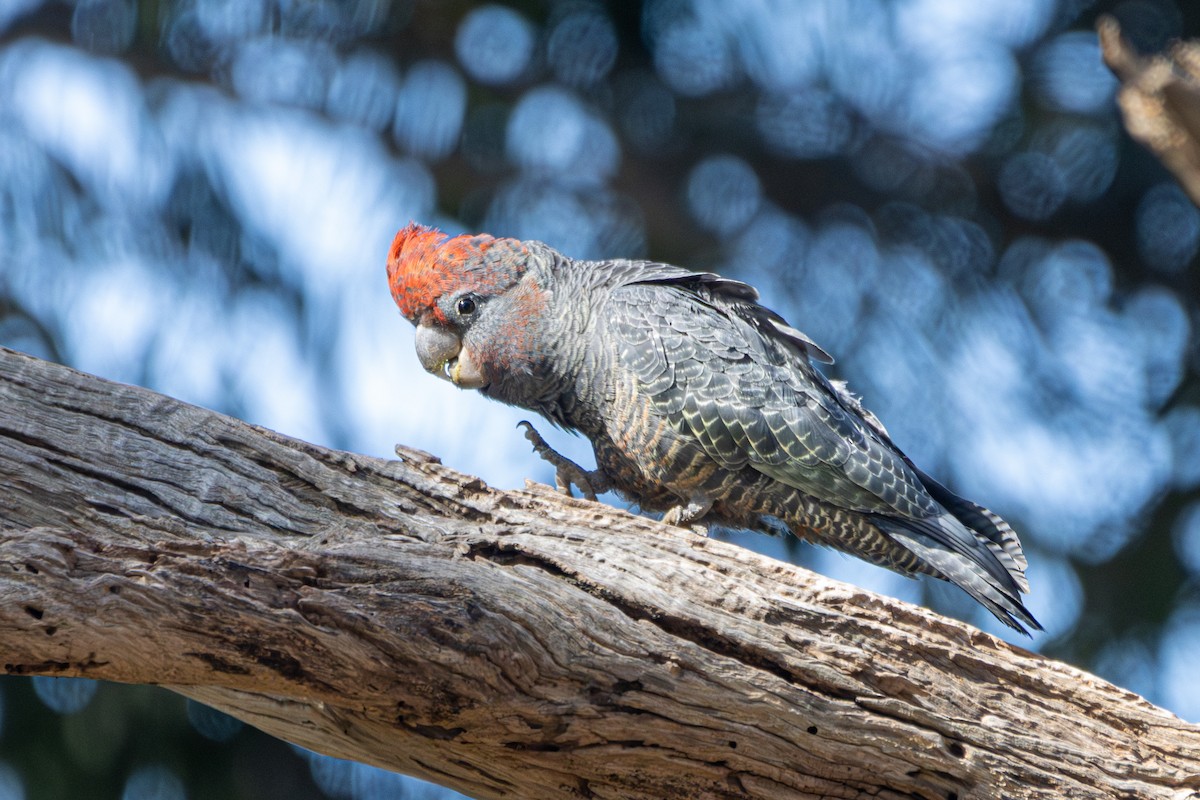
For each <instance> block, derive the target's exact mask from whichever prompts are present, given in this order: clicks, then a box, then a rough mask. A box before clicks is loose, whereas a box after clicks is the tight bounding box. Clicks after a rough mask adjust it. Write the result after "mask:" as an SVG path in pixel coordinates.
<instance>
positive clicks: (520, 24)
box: [454, 5, 535, 86]
mask: <svg viewBox="0 0 1200 800" xmlns="http://www.w3.org/2000/svg"><path fill="white" fill-rule="evenodd" d="M534 38H535V34H534V28H533V25H532V24H530V22H529V21H528V20H527V19H525V18H524V17H523V16H521V15H520V14H518V13H517V12H516V11H514V10H513V9H511V8H508V7H507V6H499V5H485V6H480V7H479V8H475V9H472V10H471V11H470V13H468V14H467V15H466V16H465V17H464V18H463V21H462V23H461V24H460V25H459V26H458V33H457V34H456V35H455V37H454V52H455V54H456V55H457V56H458V62H459V63H460V64H462V66H463V69H464V70H466V72H467V74H468V75H470V76H471V77H472V78H474V79H475V80H477V81H479V82H480V83H482V84H487V85H495V86H499V85H503V84H506V83H512V82H513V81H515V80H517V79H518V78H520V77H521V76H522V75H523V74H524V73H525V72H526V71H527V70H528V68H529V61H530V59H531V58H532V56H533V46H534Z"/></svg>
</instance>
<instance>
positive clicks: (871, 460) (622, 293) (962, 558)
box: [605, 273, 1040, 631]
mask: <svg viewBox="0 0 1200 800" xmlns="http://www.w3.org/2000/svg"><path fill="white" fill-rule="evenodd" d="M748 289H749V287H746V286H745V284H738V283H736V282H730V281H724V280H723V279H721V280H713V279H712V278H711V277H710V276H709V275H708V274H707V273H683V274H677V275H673V276H665V275H664V276H656V277H655V278H654V279H652V280H649V281H641V282H628V283H626V284H624V285H623V286H621V287H620V288H618V289H616V290H615V291H614V292H613V293H612V294H611V296H610V304H611V305H610V308H608V309H606V311H605V319H606V320H607V324H608V326H609V329H610V330H611V331H613V333H614V335H615V338H616V341H617V344H618V346H617V351H618V358H619V359H620V362H621V365H622V366H623V367H624V368H626V369H629V370H631V371H632V372H633V373H634V374H635V375H636V376H637V379H638V385H639V388H640V390H641V391H642V392H644V393H645V394H646V395H647V397H648V398H649V400H650V402H651V403H652V405H653V407H654V409H655V410H656V411H657V412H658V413H659V414H661V415H663V416H664V417H666V419H667V420H668V421H669V423H670V424H671V425H672V426H673V427H674V428H675V429H676V431H678V432H679V433H680V434H682V435H684V436H689V437H692V438H693V439H694V440H695V441H696V442H697V443H698V444H699V445H700V447H701V448H702V449H703V450H704V452H705V453H706V454H707V455H708V456H709V457H711V458H712V459H713V460H714V461H716V462H717V463H718V464H720V465H721V466H723V467H725V468H726V469H730V470H738V469H742V468H744V467H746V466H749V467H751V468H753V469H755V470H757V471H759V472H761V473H763V474H765V475H768V476H770V477H772V478H774V479H775V480H777V481H779V482H781V483H783V484H786V485H788V486H792V487H794V488H796V489H799V490H800V491H802V492H804V493H805V494H806V495H808V496H810V497H812V498H814V499H816V500H818V501H820V502H822V503H826V504H829V505H832V506H836V507H839V508H845V509H849V510H852V511H857V512H859V513H861V514H863V515H864V516H865V517H867V518H868V519H869V520H870V521H871V522H872V523H874V525H875V526H876V527H877V528H878V529H879V530H880V531H882V532H883V533H885V534H886V535H887V536H888V537H889V538H890V539H891V541H893V542H894V543H896V545H897V546H898V547H900V548H903V550H905V551H907V552H908V553H911V554H914V555H916V556H917V558H918V559H919V560H920V562H921V563H922V564H923V565H925V567H926V568H929V569H932V570H933V571H934V573H935V574H938V575H940V576H942V577H944V578H946V579H948V580H951V581H953V582H954V583H956V584H958V585H959V586H960V587H962V588H963V589H964V590H966V591H967V592H968V593H969V594H970V595H971V596H973V597H975V598H976V599H977V600H979V602H981V603H982V604H983V605H984V606H986V607H987V608H988V609H989V610H991V611H992V612H993V613H994V614H996V616H997V617H998V618H999V619H1000V620H1001V621H1003V622H1005V623H1006V624H1008V625H1011V626H1013V627H1014V628H1016V629H1017V630H1021V631H1024V630H1025V628H1024V627H1023V625H1029V626H1031V627H1034V628H1039V627H1040V626H1039V625H1038V623H1037V620H1035V619H1034V618H1033V616H1032V615H1031V614H1030V613H1029V611H1028V610H1027V609H1026V608H1025V606H1024V605H1023V604H1022V603H1021V600H1020V592H1021V591H1023V590H1026V591H1027V590H1028V583H1027V582H1026V580H1025V577H1024V567H1025V558H1024V555H1023V554H1022V553H1021V547H1020V543H1019V542H1018V541H1017V538H1016V535H1015V534H1014V533H1013V532H1012V529H1011V528H1009V527H1008V525H1007V524H1006V523H1004V521H1003V520H1001V519H1000V518H999V517H997V516H996V515H994V514H992V513H991V512H990V511H987V510H986V509H984V508H982V507H981V506H977V505H975V504H974V503H971V502H969V501H967V500H964V499H963V498H960V497H958V496H957V495H954V494H952V493H951V492H949V491H948V490H946V489H945V488H944V487H942V486H941V485H940V484H937V483H936V482H934V481H932V480H931V479H929V478H927V477H926V476H924V475H923V474H922V473H920V472H919V471H918V470H917V469H916V467H914V466H913V465H912V464H911V463H910V462H909V461H908V459H907V458H906V457H905V456H904V454H903V453H901V452H900V450H899V449H898V448H896V447H895V445H893V444H892V442H891V439H890V438H889V437H888V435H887V432H886V431H885V430H884V429H883V426H882V425H880V424H879V422H878V420H876V419H875V418H874V416H873V415H871V414H870V413H869V412H867V411H866V410H865V409H863V408H862V406H861V405H860V404H859V403H858V401H857V400H855V399H854V398H853V397H852V396H851V395H849V393H848V392H846V391H845V390H843V389H839V388H838V387H835V386H834V385H833V384H831V383H830V382H829V381H828V380H826V379H825V377H824V376H823V375H821V374H820V373H819V372H817V370H816V369H815V368H814V367H813V365H812V363H811V361H810V358H811V357H813V350H812V348H815V347H816V345H812V344H811V343H810V341H809V340H808V339H807V337H804V336H803V334H800V333H799V332H798V331H796V330H795V329H793V328H790V327H789V326H787V324H786V323H784V322H783V320H782V319H781V318H780V317H779V316H778V315H776V314H774V313H773V312H771V311H768V310H767V309H765V308H763V307H762V306H760V305H758V303H757V302H756V298H757V295H756V294H751V292H753V290H749V291H747V290H748ZM818 352H820V351H819V349H818ZM830 544H835V545H837V544H839V543H837V542H830ZM840 544H841V546H843V547H847V548H849V549H850V550H851V551H852V552H860V554H863V555H864V556H866V557H871V553H870V552H869V548H868V549H867V550H865V551H860V550H857V549H855V548H854V547H853V543H851V542H842V543H840ZM874 558H875V560H876V563H885V564H888V565H895V564H899V563H902V562H900V561H899V560H897V559H895V558H891V557H889V556H887V555H886V554H885V555H883V556H879V555H878V554H876V555H875V556H874Z"/></svg>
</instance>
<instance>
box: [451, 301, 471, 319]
mask: <svg viewBox="0 0 1200 800" xmlns="http://www.w3.org/2000/svg"><path fill="white" fill-rule="evenodd" d="M454 307H455V308H456V309H457V310H458V313H459V314H461V315H462V316H464V317H469V316H471V315H472V314H474V313H475V298H473V297H460V298H458V303H457V304H456V305H455V306H454Z"/></svg>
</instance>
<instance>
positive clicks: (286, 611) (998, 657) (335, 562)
mask: <svg viewBox="0 0 1200 800" xmlns="http://www.w3.org/2000/svg"><path fill="white" fill-rule="evenodd" d="M398 455H399V460H395V461H387V460H381V459H375V458H369V457H366V456H361V455H354V454H349V453H342V452H336V451H331V450H326V449H323V448H320V447H316V446H313V445H310V444H305V443H303V442H299V441H296V440H293V439H288V438H286V437H283V436H280V435H278V434H276V433H273V432H271V431H267V430H264V429H262V428H257V427H255V426H251V425H247V424H245V423H242V422H239V421H237V420H233V419H230V418H228V417H224V416H221V415H218V414H214V413H212V412H209V411H205V410H203V409H199V408H195V407H193V406H189V405H186V404H184V403H180V402H177V401H175V400H172V399H170V398H166V397H162V396H160V395H156V394H154V393H152V392H149V391H146V390H143V389H138V388H134V387H128V386H122V385H118V384H113V383H109V382H107V381H103V380H101V379H98V378H95V377H91V376H87V375H83V374H81V373H78V372H74V371H72V370H69V369H66V368H64V367H60V366H56V365H52V364H49V363H46V362H42V361H39V360H37V359H34V358H31V357H28V356H24V355H21V354H18V353H14V352H12V351H0V630H2V631H3V635H2V636H0V665H2V666H3V670H4V672H5V673H7V674H19V675H29V674H53V675H81V676H87V677H93V678H104V679H108V680H115V681H124V682H129V683H148V684H158V685H163V686H166V687H168V688H170V689H172V690H174V691H176V692H179V693H180V694H183V695H186V696H188V697H192V698H194V699H196V700H199V701H201V702H204V703H208V704H210V705H213V706H215V707H217V708H220V709H222V710H224V711H226V712H228V713H231V714H233V715H234V716H237V717H239V718H241V719H243V720H246V721H247V722H249V723H250V724H253V725H256V726H258V727H259V728H262V729H263V730H266V731H268V732H270V733H272V734H275V735H277V736H280V737H282V738H285V739H287V740H289V741H292V742H296V743H298V744H301V745H303V746H305V747H309V748H311V749H314V750H318V751H320V752H324V753H329V754H331V755H335V756H339V757H343V758H351V759H355V760H358V761H364V762H367V763H371V764H375V765H378V766H382V767H385V768H388V769H392V770H397V771H401V772H405V773H408V774H412V775H417V776H420V777H423V778H427V779H429V780H432V781H436V782H438V783H442V784H444V785H447V786H450V787H453V788H455V789H457V790H459V791H462V792H465V793H467V794H471V795H474V796H477V797H483V798H535V797H579V798H696V797H700V798H734V797H759V798H786V797H795V798H815V797H846V798H857V797H892V798H901V797H903V798H929V800H933V799H934V798H936V799H937V800H946V798H959V800H966V798H994V797H1007V798H1051V797H1053V798H1059V797H1072V798H1101V797H1103V798H1111V797H1119V798H1130V799H1132V798H1159V797H1171V798H1179V799H1180V800H1182V798H1190V797H1200V729H1198V728H1197V727H1196V726H1192V725H1188V724H1185V723H1183V722H1181V721H1179V720H1178V719H1176V718H1175V717H1173V716H1171V715H1170V714H1169V713H1167V712H1165V711H1163V710H1161V709H1158V708H1155V707H1154V706H1152V705H1150V704H1148V703H1146V702H1145V701H1144V700H1142V699H1141V698H1139V697H1137V696H1136V695H1133V694H1131V693H1129V692H1126V691H1123V690H1121V689H1118V688H1116V687H1114V686H1111V685H1109V684H1107V683H1105V682H1103V681H1101V680H1099V679H1098V678H1095V677H1093V676H1091V675H1088V674H1086V673H1083V672H1081V671H1079V670H1076V669H1073V668H1072V667H1069V666H1067V665H1064V664H1061V663H1056V662H1053V661H1050V660H1047V659H1044V658H1042V657H1040V656H1037V655H1035V654H1032V653H1029V652H1026V651H1025V650H1022V649H1021V648H1018V647H1014V646H1011V645H1008V644H1006V643H1004V642H1002V641H999V640H997V639H994V638H992V637H990V636H988V635H986V634H984V633H981V632H979V631H977V630H975V629H973V628H970V627H969V626H966V625H963V624H961V623H958V622H954V621H952V620H947V619H944V618H942V617H939V616H937V615H935V614H933V613H931V612H928V611H925V610H923V609H920V608H916V607H914V606H911V605H907V604H904V603H901V602H899V601H895V600H890V599H887V598H883V597H879V596H877V595H873V594H871V593H869V592H865V591H862V590H859V589H856V588H854V587H850V586H847V585H845V584H840V583H837V582H834V581H830V580H827V579H824V578H821V577H819V576H815V575H812V574H810V573H808V572H806V571H804V570H802V569H799V568H797V567H794V566H791V565H787V564H782V563H779V562H775V561H771V560H769V559H766V558H764V557H762V556H758V555H756V554H753V553H750V552H747V551H745V550H741V549H739V548H736V547H734V546H732V545H728V544H724V543H721V542H717V541H713V540H709V539H706V538H704V537H701V536H697V535H696V534H694V533H692V532H689V531H684V530H681V529H677V528H672V527H668V526H664V525H661V524H659V523H656V522H653V521H651V520H647V519H642V518H639V517H635V516H632V515H630V514H627V513H625V512H622V511H618V510H614V509H611V508H607V507H605V506H602V505H598V504H595V503H589V502H586V501H582V500H575V499H570V498H564V497H561V496H559V495H557V494H554V493H553V492H550V491H548V490H546V489H545V488H538V487H530V488H529V489H528V490H527V491H518V492H501V491H496V490H494V489H491V488H489V487H488V486H486V485H485V484H483V483H482V482H481V481H479V480H478V479H477V478H472V477H470V476H467V475H463V474H460V473H458V472H455V471H454V470H452V469H450V468H448V467H445V466H443V465H441V464H439V463H438V461H437V459H436V458H434V457H432V456H430V455H429V454H427V453H421V452H419V451H415V450H406V449H403V448H401V449H400V450H399V452H398Z"/></svg>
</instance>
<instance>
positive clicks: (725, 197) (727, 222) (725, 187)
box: [687, 155, 762, 236]
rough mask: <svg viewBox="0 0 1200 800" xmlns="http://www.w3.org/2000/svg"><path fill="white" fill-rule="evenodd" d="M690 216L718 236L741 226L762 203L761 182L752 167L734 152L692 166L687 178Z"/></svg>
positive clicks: (725, 234) (735, 230) (732, 231)
mask: <svg viewBox="0 0 1200 800" xmlns="http://www.w3.org/2000/svg"><path fill="white" fill-rule="evenodd" d="M687 201H688V208H690V209H691V212H692V216H693V217H694V218H695V219H696V221H697V222H698V223H700V224H701V225H702V226H704V227H705V228H708V229H709V230H711V231H713V232H714V233H716V234H717V235H719V236H728V235H729V234H732V233H735V232H737V231H738V230H739V229H741V228H742V227H743V226H745V224H746V223H747V222H749V221H750V219H751V218H752V217H753V216H754V214H755V212H757V211H758V207H759V205H760V204H761V203H762V185H761V184H760V183H759V180H758V176H757V175H755V174H754V170H753V169H752V168H751V167H750V165H749V164H747V163H746V162H745V161H743V160H742V159H740V158H737V157H736V156H728V155H722V156H711V157H709V158H707V159H705V160H704V161H701V162H700V163H699V164H697V165H696V166H695V167H693V168H692V171H691V174H689V175H688V179H687Z"/></svg>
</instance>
